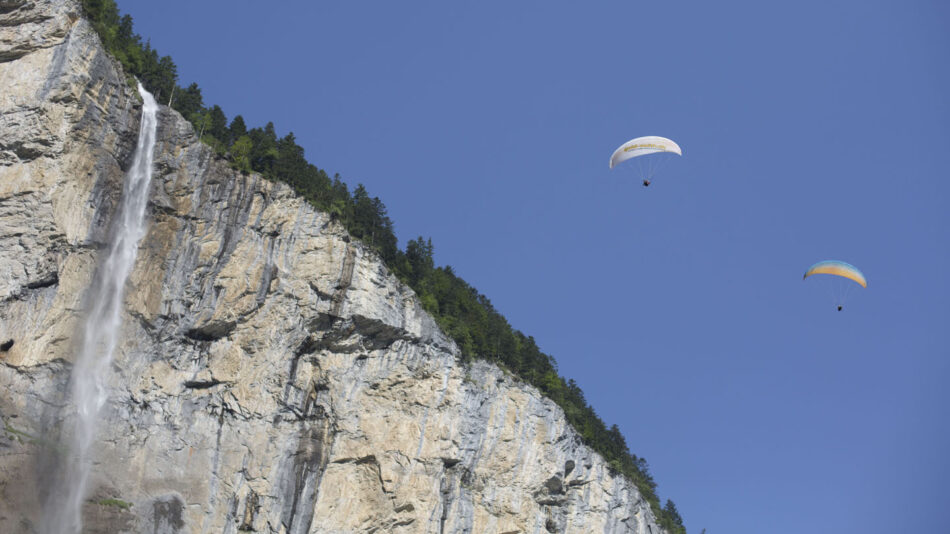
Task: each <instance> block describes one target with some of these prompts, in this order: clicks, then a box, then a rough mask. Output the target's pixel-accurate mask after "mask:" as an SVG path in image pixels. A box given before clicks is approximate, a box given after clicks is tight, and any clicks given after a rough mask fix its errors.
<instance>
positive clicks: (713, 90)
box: [118, 0, 950, 534]
mask: <svg viewBox="0 0 950 534" xmlns="http://www.w3.org/2000/svg"><path fill="white" fill-rule="evenodd" d="M118 3H119V6H120V9H122V10H123V12H126V13H130V14H131V15H132V16H133V17H134V19H135V23H136V31H137V32H138V33H140V34H141V35H143V36H144V37H147V38H150V39H151V43H152V45H153V46H154V47H156V48H158V50H159V52H160V53H162V54H169V55H172V56H173V58H174V59H175V61H176V63H177V64H178V67H179V74H180V78H181V81H182V82H183V83H190V82H191V81H197V82H198V84H199V85H200V86H201V87H202V89H203V93H204V96H205V102H206V103H209V104H219V105H221V106H222V108H224V110H225V113H227V115H228V116H229V118H230V117H233V116H234V115H235V114H237V113H240V114H242V115H243V116H244V117H245V119H246V120H247V122H248V124H250V125H262V124H263V123H264V122H266V121H268V120H269V121H273V122H274V123H275V125H276V126H277V131H278V134H281V135H282V134H285V133H287V132H289V131H293V132H294V134H295V135H296V137H297V140H298V142H299V143H300V144H301V145H302V146H303V147H304V148H305V149H306V153H307V157H308V158H309V159H310V160H311V161H312V162H313V163H315V164H316V165H318V166H319V167H321V168H324V169H326V170H327V171H328V172H330V173H331V174H332V173H335V172H339V173H340V174H341V175H342V176H343V178H344V180H346V181H347V182H348V183H349V184H350V185H351V186H355V185H356V184H357V183H363V184H365V185H366V187H367V188H368V190H369V191H370V194H372V195H378V196H379V197H380V198H381V199H382V200H383V201H384V202H385V204H386V206H387V207H388V208H389V213H390V215H391V217H392V219H393V220H394V222H395V225H396V231H397V234H398V236H399V238H400V240H401V243H403V244H404V243H405V242H406V240H408V239H412V238H414V237H416V236H418V235H422V236H426V237H431V238H432V239H433V242H434V244H435V251H436V261H437V263H438V264H441V265H444V264H449V265H452V266H453V268H455V270H456V272H457V273H459V274H460V275H461V276H463V277H464V278H465V279H466V280H467V281H469V282H470V283H471V284H472V285H474V286H475V287H476V288H478V289H479V290H480V291H481V292H482V293H484V294H485V295H487V296H488V297H489V298H490V299H491V300H492V302H493V303H494V304H495V306H496V307H497V308H498V309H499V310H500V311H501V312H502V313H504V314H505V315H506V316H507V317H508V319H509V320H510V322H511V323H512V324H513V325H514V326H515V327H516V328H518V329H520V330H522V331H523V332H525V333H527V334H530V335H533V336H534V337H535V338H536V339H537V341H538V344H539V346H540V347H541V348H542V350H544V351H545V352H548V353H549V354H552V355H553V356H554V357H555V358H556V359H557V361H558V363H559V368H560V371H561V373H562V374H563V375H564V376H565V377H568V378H574V379H575V380H576V381H577V382H578V383H579V384H580V385H581V387H582V388H583V389H584V391H585V393H586V394H587V398H588V400H589V401H590V403H591V404H592V405H593V406H594V407H595V408H596V410H597V412H598V413H599V414H600V415H601V417H602V418H603V419H604V420H605V421H606V422H607V423H608V424H613V423H616V424H618V425H619V426H620V428H621V429H622V430H623V432H624V434H625V435H626V436H627V441H628V443H629V445H630V448H631V450H632V451H633V452H634V453H636V454H638V455H640V456H644V457H646V458H647V460H648V461H649V463H650V465H651V468H652V472H653V474H654V476H655V478H656V480H657V481H658V482H659V493H660V495H661V496H662V497H663V498H667V497H670V498H672V499H673V500H674V501H675V502H676V503H677V505H678V507H679V509H680V511H681V512H682V514H683V516H684V519H685V523H686V526H687V528H688V529H689V531H690V532H693V533H696V534H698V533H699V532H700V530H701V529H702V528H706V529H707V533H708V534H716V533H724V532H729V533H731V534H742V533H749V534H752V533H756V534H759V533H762V532H770V533H776V534H781V533H795V534H800V533H801V532H805V531H808V532H815V533H823V532H828V533H841V532H862V533H864V532H867V533H874V532H915V531H916V532H950V508H948V507H947V506H946V505H947V500H946V497H947V490H946V479H947V477H948V476H950V455H948V454H946V451H950V388H948V387H947V385H946V383H947V380H948V378H950V363H948V360H950V333H948V332H950V328H948V325H950V304H948V302H950V284H948V281H947V277H946V274H947V273H948V271H950V247H948V244H950V215H948V210H947V206H948V201H950V186H948V184H947V175H948V172H947V169H950V150H948V146H950V104H948V103H950V99H948V97H947V95H950V69H948V68H947V65H950V31H948V30H950V4H948V3H946V2H940V1H936V0H934V1H924V0H904V1H897V0H894V1H887V2H885V1H876V0H863V1H821V2H819V1H812V0H807V1H798V2H781V3H778V2H762V1H753V0H748V1H744V0H743V1H740V0H721V1H717V2H707V1H693V2H630V1H628V2H597V1H595V2H584V3H581V2H567V1H554V0H551V1H547V2H539V1H529V0H525V1H519V2H497V1H483V2H446V1H418V2H415V1H413V2H399V3H396V2H366V1H354V2H332V3H331V2H304V1H296V2H290V1H286V2H271V3H268V4H267V9H263V8H262V7H261V6H262V4H261V3H256V2H255V3H252V2H223V1H214V2H212V1H203V2H188V1H183V0H172V1H166V2H133V1H131V0H120V1H119V2H118ZM640 135H662V136H667V137H670V138H673V139H675V140H676V141H677V142H678V143H679V144H680V146H682V147H683V151H684V155H683V157H682V158H680V159H678V160H674V161H671V162H669V163H668V164H667V165H666V166H665V167H664V168H663V170H662V171H661V172H660V173H659V174H658V175H657V177H656V179H655V180H654V183H653V185H652V186H651V187H649V188H644V187H642V186H641V185H640V183H639V180H638V179H637V177H636V175H635V173H633V172H630V171H631V169H624V168H618V169H615V170H613V171H610V170H608V167H607V162H608V158H609V157H610V154H611V153H612V152H613V150H614V148H616V147H617V146H618V145H619V144H621V143H622V142H624V141H626V140H628V139H630V138H633V137H637V136H640ZM824 259H839V260H843V261H847V262H849V263H852V264H854V265H856V266H858V267H859V268H860V269H861V270H862V271H863V272H864V274H865V275H866V276H867V278H868V282H869V285H868V289H867V290H860V288H858V290H856V291H853V292H852V298H851V299H850V300H849V301H848V303H847V305H846V307H845V309H844V311H843V312H841V313H838V312H836V311H835V309H834V306H833V302H832V299H831V297H830V296H829V295H828V292H827V291H826V288H825V287H824V284H823V282H824V281H823V280H818V279H809V280H808V281H805V282H803V281H802V279H801V278H802V273H803V272H804V271H805V269H807V268H808V267H809V266H810V265H811V264H813V263H815V262H817V261H819V260H824ZM816 278H818V277H816ZM812 282H815V283H812Z"/></svg>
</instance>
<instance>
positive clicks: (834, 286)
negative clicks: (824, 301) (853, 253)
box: [802, 260, 868, 311]
mask: <svg viewBox="0 0 950 534" xmlns="http://www.w3.org/2000/svg"><path fill="white" fill-rule="evenodd" d="M815 274H829V275H832V276H835V277H836V278H835V279H833V280H832V281H831V283H830V285H831V291H832V294H833V295H834V298H835V301H836V302H835V304H836V306H837V308H838V311H841V310H842V309H844V300H845V298H846V297H847V296H848V293H850V290H851V288H852V287H853V286H852V285H851V282H854V283H856V284H858V285H860V286H861V287H863V288H867V287H868V281H867V278H865V277H864V273H862V272H861V271H859V270H858V268H857V267H855V266H854V265H851V264H850V263H845V262H843V261H838V260H825V261H820V262H818V263H816V264H814V265H812V266H811V267H809V268H808V270H807V271H805V276H803V277H802V280H805V279H806V278H808V277H809V276H812V275H815ZM842 279H844V280H842ZM847 280H850V282H849V281H847Z"/></svg>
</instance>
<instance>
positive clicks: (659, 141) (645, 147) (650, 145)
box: [610, 135, 683, 169]
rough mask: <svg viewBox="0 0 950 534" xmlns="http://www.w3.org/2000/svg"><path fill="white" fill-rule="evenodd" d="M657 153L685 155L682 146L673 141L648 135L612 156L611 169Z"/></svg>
mask: <svg viewBox="0 0 950 534" xmlns="http://www.w3.org/2000/svg"><path fill="white" fill-rule="evenodd" d="M657 152H672V153H674V154H676V155H678V156H682V155H683V151H682V150H681V149H680V146H679V145H677V144H676V143H674V142H673V141H672V140H671V139H667V138H665V137H659V136H656V135H648V136H646V137H637V138H636V139H631V140H629V141H627V142H626V143H624V144H622V145H620V147H618V148H617V150H614V153H613V155H611V156H610V168H611V169H613V168H614V167H616V166H617V165H618V164H620V163H623V162H624V161H627V160H628V159H631V158H635V157H637V156H646V155H647V154H656V153H657Z"/></svg>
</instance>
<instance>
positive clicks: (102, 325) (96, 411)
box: [44, 84, 158, 534]
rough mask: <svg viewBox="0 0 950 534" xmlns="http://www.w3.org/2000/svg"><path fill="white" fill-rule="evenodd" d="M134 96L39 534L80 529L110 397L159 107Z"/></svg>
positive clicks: (142, 229) (68, 533)
mask: <svg viewBox="0 0 950 534" xmlns="http://www.w3.org/2000/svg"><path fill="white" fill-rule="evenodd" d="M139 94H140V95H142V100H143V101H144V105H143V106H142V124H141V127H140V128H139V140H138V145H137V146H136V147H135V156H134V158H133V161H132V167H131V168H130V169H129V172H128V174H127V175H126V178H125V185H124V186H123V190H122V198H121V200H120V203H119V208H118V210H117V211H116V216H115V219H114V220H113V224H112V228H111V232H110V235H111V241H110V243H109V248H108V250H107V251H106V252H107V253H106V256H105V257H104V259H103V260H102V262H101V263H100V264H99V267H98V269H97V270H96V274H95V277H94V279H93V282H92V286H90V289H89V293H88V297H87V305H88V307H89V312H88V316H87V317H86V322H85V327H84V329H83V332H82V334H83V335H82V345H81V346H80V349H79V353H78V355H77V356H76V362H75V366H74V367H73V374H72V378H71V382H72V392H71V393H72V395H73V401H74V403H75V405H76V419H75V422H74V424H75V426H74V428H73V430H74V435H73V438H72V442H71V443H69V444H68V445H67V447H68V449H69V453H70V455H71V458H70V459H69V463H68V465H66V466H65V471H64V473H63V475H64V480H63V483H62V485H61V486H59V487H58V488H53V494H52V495H51V497H52V498H51V499H50V500H49V501H48V503H49V505H48V507H47V508H46V513H45V514H44V521H45V522H46V523H47V526H46V528H45V529H44V530H45V531H46V532H48V533H49V534H75V533H78V532H79V531H80V530H81V529H82V503H83V499H85V498H86V490H87V485H88V482H89V475H90V471H91V469H92V456H93V455H92V448H93V444H94V443H95V440H96V427H97V423H98V419H99V416H100V413H101V411H102V407H103V406H104V405H105V403H106V400H107V398H108V396H109V392H108V391H107V389H106V382H107V380H106V379H107V377H108V373H109V368H110V364H111V362H112V355H113V352H114V351H115V346H116V342H117V341H118V338H119V330H120V328H121V326H122V314H121V311H122V296H123V289H124V287H125V282H126V280H128V278H129V273H130V272H131V271H132V266H133V264H134V263H135V254H136V251H137V248H138V242H139V239H141V238H142V236H143V235H144V234H145V204H146V201H147V200H148V187H149V182H150V181H151V177H152V152H153V150H154V148H155V130H156V125H157V122H156V112H157V111H158V105H157V104H156V103H155V99H154V98H152V95H151V94H150V93H149V92H148V91H146V90H145V89H144V88H143V87H142V85H141V84H139Z"/></svg>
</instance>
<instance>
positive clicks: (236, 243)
mask: <svg viewBox="0 0 950 534" xmlns="http://www.w3.org/2000/svg"><path fill="white" fill-rule="evenodd" d="M0 87H2V88H3V91H2V92H0V417H2V419H3V430H2V431H0V531H2V532H37V528H38V525H39V524H40V521H39V518H40V517H41V515H42V514H43V510H44V509H43V503H44V499H45V498H46V495H47V494H48V492H49V484H51V483H53V482H52V481H55V480H56V472H57V470H58V469H61V467H62V465H63V463H64V462H68V461H70V454H69V450H68V448H66V447H64V446H63V445H62V443H64V441H62V440H61V439H60V438H61V437H62V436H61V435H60V434H61V433H62V429H65V428H68V427H67V426H66V425H63V421H64V420H66V419H67V418H70V417H72V414H73V413H74V412H75V407H74V406H73V405H72V404H71V402H70V398H69V391H70V389H69V375H70V369H71V366H72V363H71V362H72V361H73V357H74V353H75V352H76V350H75V347H76V341H75V338H76V333H77V331H78V330H79V328H80V326H81V324H82V320H83V310H84V308H85V306H86V302H85V301H84V298H85V295H86V292H87V289H88V287H89V284H90V281H91V280H92V274H93V272H94V270H95V269H96V262H97V259H98V256H99V252H100V250H101V249H102V248H103V246H104V243H106V242H107V240H108V238H109V231H110V230H109V229H110V222H111V220H112V216H113V214H114V212H115V209H116V204H117V200H118V197H119V195H120V193H121V191H122V182H123V178H124V175H125V170H126V168H127V167H128V165H129V164H130V160H131V155H132V152H133V150H134V147H135V142H136V135H137V130H138V122H139V120H140V115H141V103H140V102H139V100H138V96H137V94H136V92H135V90H134V89H133V88H132V87H130V85H129V83H128V79H127V77H126V75H125V74H124V73H123V72H122V70H121V67H120V66H119V65H118V63H117V62H116V61H115V60H114V59H113V58H111V57H110V56H109V55H108V54H107V53H106V52H105V50H104V49H103V48H102V46H101V44H100V42H99V39H98V37H97V36H96V34H95V32H94V31H93V29H92V28H91V27H90V25H89V23H88V22H87V21H86V20H84V19H83V17H82V9H81V6H80V4H79V2H78V1H77V0H0ZM154 169H155V171H154V172H155V175H154V179H153V182H152V184H151V190H150V193H149V205H148V212H147V219H148V232H147V234H146V236H145V237H144V238H143V239H142V241H141V245H140V247H139V253H138V257H137V260H136V264H135V267H134V270H133V272H132V274H131V278H130V280H129V283H128V286H127V290H126V296H125V309H124V313H123V330H122V335H121V339H120V344H119V346H118V348H117V350H116V355H115V360H114V362H113V366H112V370H111V374H110V377H109V390H110V396H109V402H108V404H107V406H106V407H105V409H104V411H105V414H106V415H105V416H104V419H103V421H102V423H101V426H100V432H99V437H98V441H97V443H98V446H97V448H96V449H97V450H96V456H97V461H96V463H95V465H94V467H93V473H92V476H93V481H92V483H91V486H92V487H93V488H94V490H93V492H92V494H91V495H90V496H89V499H88V500H87V501H86V505H85V507H84V510H83V515H84V521H85V528H84V531H85V532H150V533H186V532H187V533H198V532H214V533H217V532H224V533H236V532H239V531H240V532H266V533H306V532H321V533H344V532H347V533H348V532H405V533H409V532H426V533H448V532H471V533H483V532H484V533H506V534H514V533H544V532H551V533H555V532H558V533H569V532H578V533H581V532H583V533H591V532H604V533H637V534H640V533H648V534H658V533H659V532H661V531H662V530H661V529H660V528H659V527H658V526H657V525H656V522H655V518H654V516H653V514H652V512H651V510H650V506H649V504H648V503H647V502H646V501H644V500H643V499H642V498H641V496H640V494H639V493H638V491H637V489H636V487H635V486H634V485H633V484H632V483H631V482H629V481H628V480H626V479H625V478H623V477H622V476H619V475H616V474H614V473H612V471H611V470H610V469H609V468H608V466H607V465H606V464H605V462H604V461H603V460H602V458H601V457H600V456H599V455H597V454H595V453H593V452H592V451H591V450H590V449H589V448H588V447H586V446H584V445H583V444H582V443H581V440H580V438H579V436H578V435H577V434H576V433H575V432H574V431H573V430H572V429H571V428H570V427H569V425H568V424H567V423H566V421H565V418H564V414H563V412H562V411H561V409H560V408H558V407H557V406H556V405H555V404H554V403H553V402H552V401H550V400H548V399H545V398H544V397H543V396H542V395H541V394H540V393H539V392H538V391H537V390H536V389H534V388H533V387H530V386H528V385H526V384H524V383H522V382H520V381H518V380H516V379H515V378H514V377H512V376H510V375H508V374H506V373H505V372H504V371H502V370H501V369H499V368H497V367H495V366H493V365H490V364H487V363H484V362H481V363H475V364H462V363H460V361H459V358H458V350H457V348H456V346H455V344H454V343H453V342H452V341H451V340H450V339H449V338H447V337H446V336H445V335H444V334H443V333H442V332H441V331H440V330H439V328H438V327H437V325H436V323H435V322H434V320H433V319H432V318H431V317H430V316H429V315H428V314H426V313H425V311H424V310H423V309H422V307H421V305H420V304H419V302H418V301H417V299H416V297H415V295H414V293H413V292H412V290H411V289H409V288H408V287H406V286H405V285H403V284H402V283H400V282H399V281H398V280H397V279H396V278H395V277H394V276H392V275H391V274H390V273H389V272H388V270H387V269H386V267H385V265H383V263H382V262H381V261H380V260H379V259H378V258H377V256H376V255H375V254H373V253H372V252H370V251H368V250H367V249H365V248H363V247H362V246H361V244H360V243H359V242H356V241H353V240H351V239H350V237H349V236H348V235H347V233H346V231H345V230H344V229H343V228H342V226H341V225H339V224H337V223H335V222H333V221H332V220H331V219H330V217H329V216H328V215H327V214H324V213H320V212H318V211H316V210H314V209H313V208H312V207H311V206H310V205H309V204H307V203H306V202H305V201H303V200H302V199H300V198H298V197H297V196H295V195H294V194H293V192H292V191H291V190H290V189H289V188H288V187H286V186H284V185H281V184H277V183H273V182H269V181H265V180H263V179H262V178H261V177H260V176H257V175H254V174H251V175H243V174H241V173H240V172H238V171H235V170H233V169H232V168H231V167H230V166H229V165H228V163H227V162H226V161H224V160H222V159H220V158H218V157H217V156H216V155H215V154H214V152H213V151H212V150H211V149H209V148H208V147H207V146H205V145H204V144H202V143H201V142H200V141H199V140H198V138H197V136H196V135H195V133H194V131H193V129H192V127H191V125H190V124H189V123H188V122H187V121H185V120H184V119H182V118H181V116H180V115H178V114H177V113H176V112H175V111H173V110H171V109H169V108H167V107H162V108H161V110H160V112H159V127H158V141H157V146H156V147H155V167H154Z"/></svg>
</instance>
